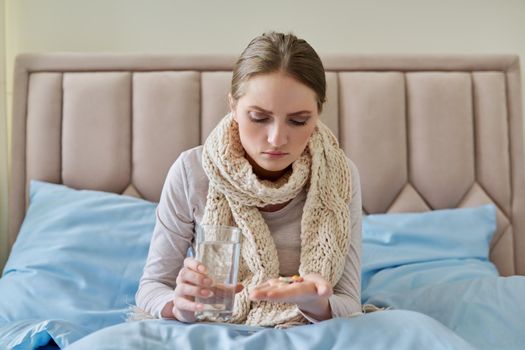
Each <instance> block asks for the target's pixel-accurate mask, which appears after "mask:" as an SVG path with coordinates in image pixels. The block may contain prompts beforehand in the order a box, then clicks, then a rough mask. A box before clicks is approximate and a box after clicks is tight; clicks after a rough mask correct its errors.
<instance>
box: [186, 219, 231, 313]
mask: <svg viewBox="0 0 525 350" xmlns="http://www.w3.org/2000/svg"><path fill="white" fill-rule="evenodd" d="M196 234H197V237H196V256H195V258H196V259H197V260H199V261H200V262H201V263H203V264H204V266H206V268H207V269H208V277H209V278H211V279H212V280H213V285H212V287H210V288H209V289H210V290H211V291H212V292H213V295H212V296H211V297H209V298H200V297H196V298H195V301H196V302H198V303H201V304H203V305H204V308H203V310H202V311H197V312H195V317H196V318H197V320H203V319H205V318H206V317H213V318H214V319H215V320H218V321H227V320H228V319H230V318H231V316H232V314H233V305H234V300H235V287H236V285H237V273H238V270H239V252H240V245H241V244H240V238H241V230H240V229H239V228H237V227H231V226H222V225H198V226H197V227H196Z"/></svg>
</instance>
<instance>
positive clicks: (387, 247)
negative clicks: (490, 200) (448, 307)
mask: <svg viewBox="0 0 525 350" xmlns="http://www.w3.org/2000/svg"><path fill="white" fill-rule="evenodd" d="M495 231H496V207H495V206H494V205H493V204H487V205H483V206H479V207H474V208H460V209H444V210H434V211H429V212H423V213H400V214H376V215H368V216H366V217H364V218H363V242H362V252H363V254H362V259H361V260H362V288H361V289H362V294H361V297H362V301H363V303H366V302H368V300H369V299H370V297H372V296H374V295H375V294H377V293H381V292H384V291H396V292H402V291H404V290H406V291H408V290H412V289H414V288H419V287H422V286H426V285H429V284H438V283H442V282H451V281H459V280H468V279H476V278H481V277H486V276H497V275H498V272H497V270H496V267H495V266H494V265H493V264H492V263H491V262H490V261H489V260H488V257H489V250H490V241H491V239H492V236H493V235H494V232H495Z"/></svg>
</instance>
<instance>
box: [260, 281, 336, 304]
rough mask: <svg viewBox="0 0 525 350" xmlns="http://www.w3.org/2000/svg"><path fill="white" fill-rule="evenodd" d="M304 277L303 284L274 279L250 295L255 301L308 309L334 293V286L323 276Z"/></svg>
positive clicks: (262, 284)
mask: <svg viewBox="0 0 525 350" xmlns="http://www.w3.org/2000/svg"><path fill="white" fill-rule="evenodd" d="M302 277H303V281H302V282H293V283H285V282H282V281H281V280H279V279H278V278H272V279H270V280H268V281H266V282H264V283H261V284H259V285H258V286H256V287H255V288H254V289H253V290H252V291H251V293H250V299H251V300H254V301H259V300H267V301H273V302H280V303H290V304H296V305H297V306H299V308H302V307H305V308H308V306H310V305H315V304H319V303H320V302H322V301H323V299H325V300H327V299H328V297H330V296H331V295H332V293H333V290H332V285H331V284H330V282H328V281H327V280H325V279H324V278H323V277H322V276H321V275H319V274H316V273H311V274H308V275H305V276H302Z"/></svg>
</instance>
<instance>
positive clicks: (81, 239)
mask: <svg viewBox="0 0 525 350" xmlns="http://www.w3.org/2000/svg"><path fill="white" fill-rule="evenodd" d="M155 209H156V204H155V203H151V202H148V201H145V200H142V199H137V198H133V197H129V196H125V195H118V194H112V193H105V192H98V191H87V190H82V191H81V190H74V189H71V188H68V187H66V186H63V185H56V184H49V183H45V182H41V181H32V182H31V183H30V205H29V210H28V212H27V214H26V217H25V219H24V222H23V224H22V227H21V229H20V233H19V235H18V238H17V240H16V242H15V244H14V246H13V249H12V252H11V255H10V257H9V259H8V261H7V263H6V266H5V268H4V271H3V275H2V278H1V279H0V295H1V296H2V297H1V298H0V339H2V340H1V341H0V348H1V347H2V345H4V346H6V347H7V348H11V347H14V346H20V348H24V344H32V345H31V347H32V346H34V345H35V344H36V345H45V343H46V342H47V341H49V340H50V339H51V338H52V339H54V340H55V342H56V343H57V344H58V345H59V346H60V347H61V348H62V347H65V346H66V345H68V344H70V343H71V342H73V341H75V340H77V339H78V338H80V337H82V336H84V335H86V334H87V333H89V332H92V331H94V330H97V329H100V328H103V327H106V326H109V325H113V324H117V323H120V322H123V321H125V319H126V311H127V309H128V307H129V305H130V304H133V303H134V295H135V292H136V290H137V287H138V283H139V279H140V276H141V275H142V270H143V267H144V264H145V260H146V257H147V254H148V248H149V243H150V239H151V234H152V232H153V228H154V225H155ZM57 325H60V326H57Z"/></svg>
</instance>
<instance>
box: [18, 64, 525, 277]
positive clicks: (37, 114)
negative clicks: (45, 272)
mask: <svg viewBox="0 0 525 350" xmlns="http://www.w3.org/2000/svg"><path fill="white" fill-rule="evenodd" d="M322 59H323V62H324V64H325V68H326V70H327V83H328V95H327V104H326V106H325V109H324V112H323V115H322V118H323V119H324V121H325V122H326V123H327V124H328V125H329V126H330V128H331V129H332V130H333V131H334V132H335V133H336V135H338V136H339V139H340V142H341V145H342V147H343V148H344V150H345V151H346V152H347V154H348V155H349V156H350V157H351V158H352V159H353V161H354V162H355V163H356V165H357V167H358V168H359V171H360V175H361V182H362V191H363V192H362V193H363V210H364V212H365V213H385V212H400V211H425V210H431V209H441V208H456V207H466V206H475V205H479V204H483V203H487V202H492V203H494V204H495V205H496V206H497V208H498V231H497V233H496V235H495V237H494V239H493V241H492V250H491V259H492V261H494V262H495V264H496V265H497V267H498V269H499V271H500V273H501V274H503V275H511V274H525V207H524V206H525V192H524V185H525V183H524V180H525V178H524V152H523V144H522V115H521V93H520V69H519V60H518V57H517V56H513V55H485V56H379V55H368V56H367V55H364V56H363V55H360V56H357V55H341V56H326V57H322ZM234 62H235V57H233V56H231V57H222V56H175V55H173V56H170V55H119V54H24V55H21V56H19V57H18V58H17V60H16V68H15V86H14V103H13V138H12V140H13V147H12V150H13V154H12V177H11V184H10V190H11V192H10V210H11V213H10V219H11V220H10V224H9V230H10V231H9V238H10V243H11V244H12V243H13V242H14V240H15V238H16V235H17V232H18V230H19V228H20V224H21V222H22V220H23V218H24V214H25V210H26V206H27V204H28V203H27V193H26V192H27V184H28V181H29V180H30V179H40V180H45V181H49V182H55V183H63V184H65V185H68V186H71V187H74V188H85V189H96V190H103V191H110V192H116V193H128V194H134V195H139V196H141V197H143V198H145V199H148V200H151V201H157V200H158V199H159V195H160V192H161V187H162V184H163V181H164V177H165V175H166V173H167V171H168V168H169V167H170V165H171V164H172V162H173V161H174V160H175V159H176V158H177V156H178V155H179V153H180V152H181V151H183V150H185V149H187V148H190V147H193V146H196V145H198V144H200V143H202V142H203V140H204V139H205V138H206V135H207V134H208V133H209V132H210V130H211V129H212V128H213V126H214V125H215V124H216V123H217V122H218V120H219V119H220V118H221V117H222V116H223V115H224V114H225V113H226V112H227V92H228V88H229V84H230V79H231V68H232V66H233V64H234Z"/></svg>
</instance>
